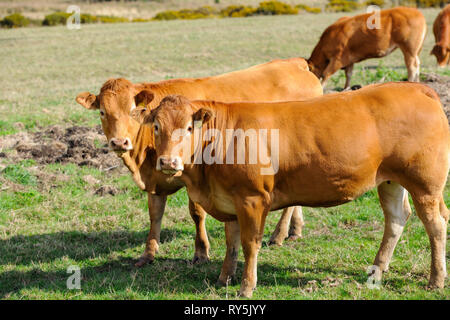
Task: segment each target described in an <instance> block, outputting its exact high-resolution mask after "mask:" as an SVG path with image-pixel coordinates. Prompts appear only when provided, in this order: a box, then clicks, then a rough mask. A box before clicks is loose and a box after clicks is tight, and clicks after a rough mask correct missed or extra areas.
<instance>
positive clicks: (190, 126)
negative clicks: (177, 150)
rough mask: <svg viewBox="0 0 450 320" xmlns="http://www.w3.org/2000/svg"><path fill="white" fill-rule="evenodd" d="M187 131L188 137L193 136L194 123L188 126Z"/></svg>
mask: <svg viewBox="0 0 450 320" xmlns="http://www.w3.org/2000/svg"><path fill="white" fill-rule="evenodd" d="M189 128H190V129H191V130H190V131H189ZM185 130H186V134H185V135H186V137H188V136H190V135H191V134H192V132H193V131H194V126H193V123H192V122H191V123H190V124H188V125H187V127H186V129H185Z"/></svg>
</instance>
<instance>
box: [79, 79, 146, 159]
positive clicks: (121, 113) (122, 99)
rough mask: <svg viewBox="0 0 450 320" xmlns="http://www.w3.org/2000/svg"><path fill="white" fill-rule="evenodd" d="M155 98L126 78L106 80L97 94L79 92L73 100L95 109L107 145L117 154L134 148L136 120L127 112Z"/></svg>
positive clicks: (137, 128) (142, 87) (137, 125)
mask: <svg viewBox="0 0 450 320" xmlns="http://www.w3.org/2000/svg"><path fill="white" fill-rule="evenodd" d="M153 98H154V95H153V93H152V92H151V91H149V90H148V89H146V88H145V87H144V86H143V85H133V84H132V83H131V82H130V81H128V80H126V79H122V78H121V79H109V80H108V81H106V82H105V83H104V84H103V86H102V88H101V89H100V93H99V94H98V95H97V96H96V95H94V94H92V93H89V92H82V93H80V94H78V96H77V98H76V101H77V102H78V103H79V104H81V105H82V106H83V107H85V108H86V109H89V110H98V112H99V115H100V120H101V122H102V128H103V132H104V133H105V135H106V137H107V139H108V144H109V146H110V148H111V149H112V150H113V151H114V152H116V153H117V154H118V155H122V154H123V153H124V152H126V151H130V150H132V149H133V141H134V139H135V137H136V135H137V132H138V130H139V123H138V122H137V121H135V120H134V119H133V118H132V117H130V112H131V111H132V110H133V109H135V108H136V106H139V105H148V104H149V103H150V102H151V101H152V100H153Z"/></svg>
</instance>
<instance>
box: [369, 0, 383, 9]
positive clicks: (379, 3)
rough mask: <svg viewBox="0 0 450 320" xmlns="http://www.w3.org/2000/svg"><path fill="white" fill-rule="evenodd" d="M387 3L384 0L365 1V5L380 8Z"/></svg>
mask: <svg viewBox="0 0 450 320" xmlns="http://www.w3.org/2000/svg"><path fill="white" fill-rule="evenodd" d="M385 4H386V3H385V2H384V0H367V1H366V2H364V5H366V6H378V7H380V8H381V7H384V5H385Z"/></svg>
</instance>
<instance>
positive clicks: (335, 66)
mask: <svg viewBox="0 0 450 320" xmlns="http://www.w3.org/2000/svg"><path fill="white" fill-rule="evenodd" d="M340 69H342V63H341V62H340V61H339V60H338V59H332V60H331V61H330V62H329V63H328V65H327V67H326V68H325V69H324V71H323V73H322V81H321V84H322V87H324V88H325V86H326V84H327V82H328V79H329V78H330V77H331V76H332V75H333V74H335V73H336V72H337V71H338V70H340Z"/></svg>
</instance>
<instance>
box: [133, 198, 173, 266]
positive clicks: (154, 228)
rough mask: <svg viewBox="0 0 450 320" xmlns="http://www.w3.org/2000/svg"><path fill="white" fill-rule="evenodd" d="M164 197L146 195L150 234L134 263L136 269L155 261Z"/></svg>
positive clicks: (164, 205)
mask: <svg viewBox="0 0 450 320" xmlns="http://www.w3.org/2000/svg"><path fill="white" fill-rule="evenodd" d="M166 199H167V197H166V196H157V195H152V194H150V193H149V194H148V213H149V216H150V232H149V233H148V236H147V241H146V243H145V251H144V253H143V254H142V256H141V257H140V258H139V260H138V261H137V262H136V263H135V266H136V267H142V266H143V265H145V264H147V263H152V262H153V260H155V255H156V253H157V252H158V249H159V241H160V235H161V222H162V216H163V214H164V209H165V207H166Z"/></svg>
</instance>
